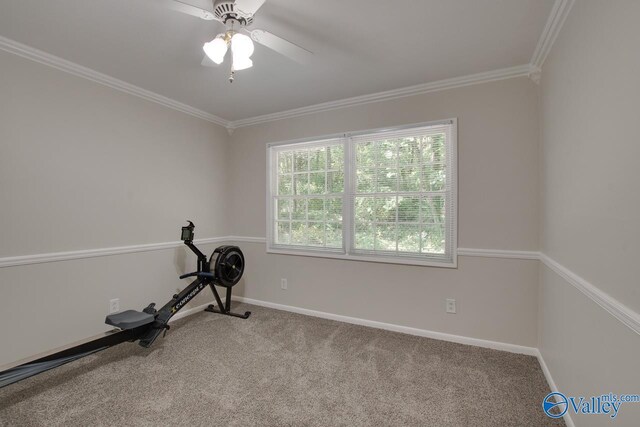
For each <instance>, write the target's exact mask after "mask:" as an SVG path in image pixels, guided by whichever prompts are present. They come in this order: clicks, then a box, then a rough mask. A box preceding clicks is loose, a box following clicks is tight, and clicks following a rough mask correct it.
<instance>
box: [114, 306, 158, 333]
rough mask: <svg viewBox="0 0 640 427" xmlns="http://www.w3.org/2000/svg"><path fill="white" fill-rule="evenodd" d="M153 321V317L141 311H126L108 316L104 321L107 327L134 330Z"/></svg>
mask: <svg viewBox="0 0 640 427" xmlns="http://www.w3.org/2000/svg"><path fill="white" fill-rule="evenodd" d="M154 320H155V316H154V315H153V314H149V313H143V312H141V311H135V310H126V311H123V312H122V313H116V314H110V315H108V316H107V318H106V320H105V321H104V322H105V323H106V324H107V325H111V326H115V327H116V328H120V329H134V328H137V327H140V326H144V325H146V324H149V323H151V322H153V321H154Z"/></svg>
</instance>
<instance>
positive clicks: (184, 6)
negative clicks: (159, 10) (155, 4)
mask: <svg viewBox="0 0 640 427" xmlns="http://www.w3.org/2000/svg"><path fill="white" fill-rule="evenodd" d="M162 2H163V3H164V5H165V6H166V7H168V8H169V9H172V10H175V11H177V12H182V13H186V14H187V15H191V16H195V17H197V18H200V19H204V20H205V21H212V20H215V19H216V17H215V15H214V14H213V12H211V11H209V10H206V9H201V8H199V7H197V6H193V5H190V4H188V3H184V2H181V1H178V0H163V1H162Z"/></svg>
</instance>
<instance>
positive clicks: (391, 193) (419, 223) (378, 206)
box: [267, 120, 457, 266]
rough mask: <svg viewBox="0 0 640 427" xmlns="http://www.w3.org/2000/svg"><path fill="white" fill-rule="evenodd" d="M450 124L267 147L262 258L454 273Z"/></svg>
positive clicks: (453, 159) (452, 130) (452, 136)
mask: <svg viewBox="0 0 640 427" xmlns="http://www.w3.org/2000/svg"><path fill="white" fill-rule="evenodd" d="M455 131H456V129H455V120H448V121H446V122H439V123H431V124H428V125H419V126H411V127H404V128H397V129H390V130H389V129H387V130H376V131H367V132H359V133H352V134H345V135H340V136H339V137H333V138H330V139H323V140H314V141H308V142H307V141H305V142H295V143H282V144H274V145H270V146H269V147H268V162H269V167H268V175H269V176H268V182H269V188H268V203H267V205H268V207H267V209H268V213H267V229H268V233H267V234H268V236H267V242H268V251H269V252H277V253H290V254H303V255H304V254H307V255H317V256H330V257H339V258H344V259H358V260H367V261H383V262H395V263H405V264H424V265H440V266H455V265H456V255H455V251H456V210H455V208H456V206H455V203H456V189H457V188H456V132H455Z"/></svg>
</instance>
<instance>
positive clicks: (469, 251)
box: [458, 248, 540, 260]
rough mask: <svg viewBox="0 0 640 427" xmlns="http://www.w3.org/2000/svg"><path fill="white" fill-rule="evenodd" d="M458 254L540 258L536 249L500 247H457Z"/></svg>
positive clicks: (487, 256) (485, 256) (484, 256)
mask: <svg viewBox="0 0 640 427" xmlns="http://www.w3.org/2000/svg"><path fill="white" fill-rule="evenodd" d="M458 256H472V257H483V258H508V259H534V260H538V259H540V252H536V251H510V250H502V249H470V248H458Z"/></svg>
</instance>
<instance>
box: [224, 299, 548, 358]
mask: <svg viewBox="0 0 640 427" xmlns="http://www.w3.org/2000/svg"><path fill="white" fill-rule="evenodd" d="M231 299H232V300H233V301H237V302H246V303H247V304H253V305H258V306H261V307H268V308H274V309H276V310H283V311H289V312H292V313H298V314H304V315H307V316H313V317H320V318H322V319H329V320H337V321H338V322H345V323H351V324H354V325H361V326H369V327H371V328H377V329H384V330H387V331H393V332H400V333H403V334H409V335H416V336H419V337H426V338H433V339H436V340H442V341H450V342H455V343H458V344H467V345H473V346H476V347H485V348H491V349H494V350H501V351H508V352H510V353H518V354H526V355H528V356H537V355H538V349H537V348H534V347H526V346H522V345H517V344H508V343H503V342H498V341H489V340H483V339H479V338H470V337H465V336H462V335H452V334H446V333H443V332H436V331H430V330H427V329H418V328H412V327H409V326H402V325H395V324H392V323H384V322H378V321H375V320H367V319H360V318H357V317H349V316H343V315H340V314H333V313H326V312H323V311H317V310H310V309H307V308H300V307H294V306H291V305H283V304H277V303H274V302H269V301H261V300H257V299H253V298H245V297H240V296H234V297H232V298H231Z"/></svg>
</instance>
